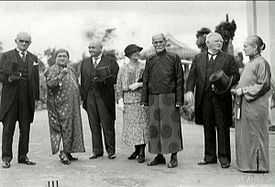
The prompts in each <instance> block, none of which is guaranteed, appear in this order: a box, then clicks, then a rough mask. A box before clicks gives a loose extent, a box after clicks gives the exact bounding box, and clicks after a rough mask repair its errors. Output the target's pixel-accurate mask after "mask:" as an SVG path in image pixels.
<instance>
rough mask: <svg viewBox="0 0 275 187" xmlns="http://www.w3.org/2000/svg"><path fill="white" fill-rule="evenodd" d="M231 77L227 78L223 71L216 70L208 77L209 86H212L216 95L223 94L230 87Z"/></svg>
mask: <svg viewBox="0 0 275 187" xmlns="http://www.w3.org/2000/svg"><path fill="white" fill-rule="evenodd" d="M232 78H233V77H231V78H230V77H228V76H227V75H226V74H225V73H224V72H223V70H217V71H215V72H214V73H212V74H211V75H210V77H209V81H210V83H211V84H214V86H215V87H214V92H215V93H216V94H223V93H225V92H226V91H227V90H228V89H229V88H230V86H231V83H232Z"/></svg>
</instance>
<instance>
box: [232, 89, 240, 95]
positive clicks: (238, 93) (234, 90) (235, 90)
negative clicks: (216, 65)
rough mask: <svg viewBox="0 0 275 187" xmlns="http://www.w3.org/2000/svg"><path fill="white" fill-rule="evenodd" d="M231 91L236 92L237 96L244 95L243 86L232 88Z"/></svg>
mask: <svg viewBox="0 0 275 187" xmlns="http://www.w3.org/2000/svg"><path fill="white" fill-rule="evenodd" d="M231 92H232V93H234V94H236V95H237V96H241V95H243V89H242V88H237V89H232V90H231Z"/></svg>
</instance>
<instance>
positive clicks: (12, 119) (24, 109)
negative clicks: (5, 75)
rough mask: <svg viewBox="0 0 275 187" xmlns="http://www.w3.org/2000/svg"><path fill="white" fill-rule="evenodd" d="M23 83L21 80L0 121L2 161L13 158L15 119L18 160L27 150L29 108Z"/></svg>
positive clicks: (24, 155)
mask: <svg viewBox="0 0 275 187" xmlns="http://www.w3.org/2000/svg"><path fill="white" fill-rule="evenodd" d="M24 83H25V82H22V85H21V87H19V88H20V90H18V91H17V94H16V96H15V98H14V100H13V103H12V105H11V106H10V108H9V110H8V111H7V113H6V115H5V116H4V118H3V121H2V123H3V134H2V160H3V161H11V160H12V158H13V154H12V143H13V135H14V130H15V124H16V121H18V122H19V146H18V160H20V159H23V158H25V157H26V156H27V153H28V152H29V134H30V119H29V118H30V109H29V104H28V95H27V86H26V85H24ZM24 86H25V87H24ZM22 87H24V88H22Z"/></svg>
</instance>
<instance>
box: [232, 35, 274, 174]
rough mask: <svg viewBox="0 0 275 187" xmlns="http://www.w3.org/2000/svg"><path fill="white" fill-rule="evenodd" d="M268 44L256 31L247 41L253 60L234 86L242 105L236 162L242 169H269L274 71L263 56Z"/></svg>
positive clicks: (246, 46)
mask: <svg viewBox="0 0 275 187" xmlns="http://www.w3.org/2000/svg"><path fill="white" fill-rule="evenodd" d="M264 48H265V44H264V43H263V41H262V39H261V38H260V37H258V36H256V35H254V36H249V37H248V38H247V40H246V42H245V43H244V52H245V55H246V56H249V58H250V61H249V63H247V64H246V65H245V67H244V70H243V72H242V75H241V78H240V81H239V83H238V85H237V87H236V90H233V91H234V93H235V94H236V98H235V102H236V101H238V104H239V106H238V107H237V109H238V110H237V111H239V112H235V114H238V115H237V116H236V117H235V118H236V127H235V134H236V135H235V136H236V164H237V168H238V170H240V171H242V172H260V173H262V172H269V170H270V167H269V132H268V128H269V126H270V125H271V120H270V115H269V110H270V108H269V107H270V106H269V98H270V95H271V91H270V87H271V71H270V65H269V64H268V62H267V61H266V60H265V59H264V58H263V57H262V56H261V51H262V50H264Z"/></svg>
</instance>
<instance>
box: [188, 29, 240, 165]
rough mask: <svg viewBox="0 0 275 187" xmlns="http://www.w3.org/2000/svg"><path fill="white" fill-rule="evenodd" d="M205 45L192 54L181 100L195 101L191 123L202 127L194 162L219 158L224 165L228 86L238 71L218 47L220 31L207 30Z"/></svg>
mask: <svg viewBox="0 0 275 187" xmlns="http://www.w3.org/2000/svg"><path fill="white" fill-rule="evenodd" d="M206 45H207V48H208V50H207V51H205V52H202V53H200V54H198V55H196V56H195V57H194V60H193V63H192V66H191V69H190V72H189V75H188V78H187V83H186V94H185V96H184V100H185V103H187V104H190V103H192V102H194V101H195V123H196V124H201V125H203V127H204V149H205V151H204V159H203V160H202V161H200V162H198V165H206V164H212V163H217V160H219V162H220V163H221V167H222V168H228V167H229V166H230V162H231V153H230V131H229V127H230V126H231V124H232V97H231V93H230V88H231V87H232V86H233V85H234V84H236V83H237V82H238V80H239V79H240V75H239V72H238V67H237V64H236V62H235V60H234V57H233V56H231V55H229V54H227V53H224V52H222V51H221V49H222V45H223V39H222V37H221V35H220V34H218V33H209V34H208V35H207V36H206ZM195 88H196V91H195V99H194V89H195ZM215 128H217V135H218V136H217V137H218V156H217V153H216V129H215Z"/></svg>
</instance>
